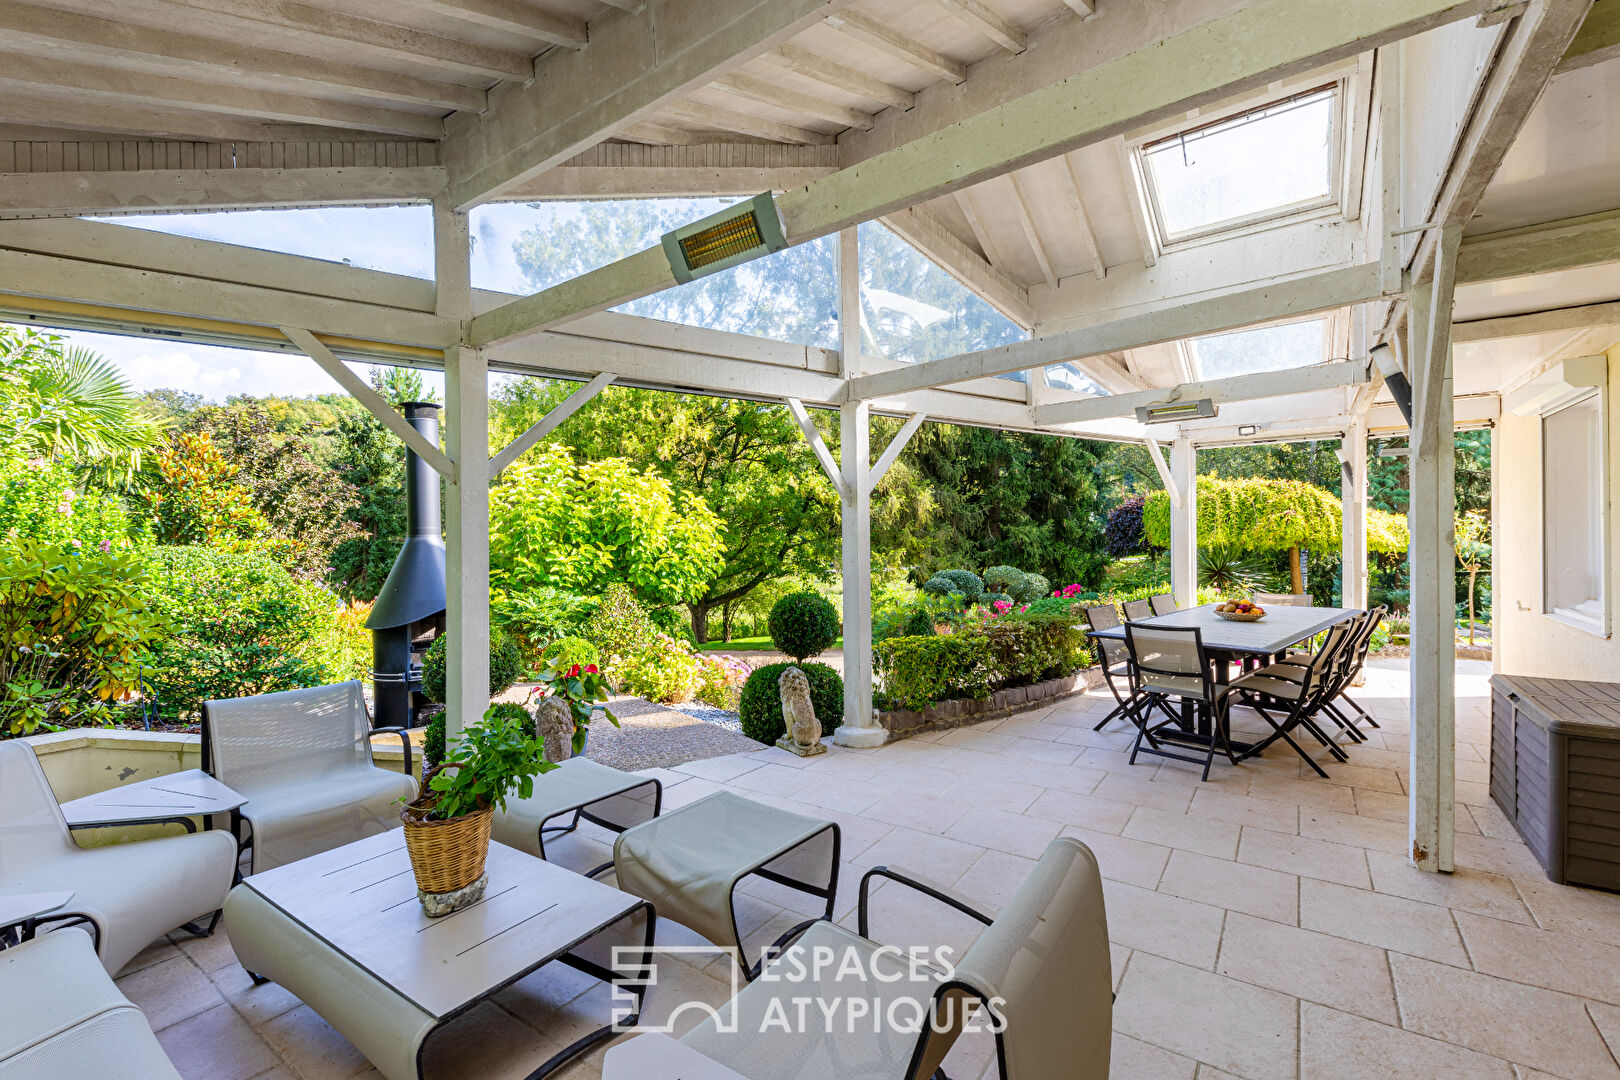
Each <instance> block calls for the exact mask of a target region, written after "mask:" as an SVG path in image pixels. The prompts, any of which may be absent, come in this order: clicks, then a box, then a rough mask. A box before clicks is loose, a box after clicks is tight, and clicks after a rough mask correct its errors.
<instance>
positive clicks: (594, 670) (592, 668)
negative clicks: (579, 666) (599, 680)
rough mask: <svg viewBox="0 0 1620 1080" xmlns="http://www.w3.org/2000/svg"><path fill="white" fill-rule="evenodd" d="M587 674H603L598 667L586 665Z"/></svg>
mask: <svg viewBox="0 0 1620 1080" xmlns="http://www.w3.org/2000/svg"><path fill="white" fill-rule="evenodd" d="M585 674H587V675H598V674H601V673H600V672H599V671H598V670H597V667H596V665H595V664H586V665H585Z"/></svg>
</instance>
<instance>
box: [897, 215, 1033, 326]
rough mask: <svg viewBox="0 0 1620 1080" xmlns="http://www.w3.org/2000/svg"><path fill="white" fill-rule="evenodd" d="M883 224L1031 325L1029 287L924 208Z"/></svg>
mask: <svg viewBox="0 0 1620 1080" xmlns="http://www.w3.org/2000/svg"><path fill="white" fill-rule="evenodd" d="M882 221H883V223H884V224H885V225H887V226H888V227H889V228H891V229H893V230H894V231H895V233H896V234H897V235H898V236H900V238H901V239H903V240H905V241H906V242H907V243H908V244H910V245H911V246H912V247H914V248H916V249H917V250H918V251H920V252H922V253H923V254H924V255H926V256H928V258H930V259H932V260H933V261H934V262H935V263H937V264H938V265H939V266H940V267H941V268H942V269H944V271H945V272H946V273H948V274H950V275H951V276H952V277H954V278H955V279H956V280H957V281H960V282H961V283H962V284H963V285H966V286H967V287H968V288H969V289H972V290H973V291H974V292H975V293H977V294H978V295H979V296H981V297H983V298H984V299H985V300H986V301H988V302H989V303H990V305H991V306H992V307H994V308H995V309H996V310H998V311H1000V312H1001V313H1002V314H1003V315H1005V316H1007V318H1009V319H1011V320H1012V321H1013V322H1015V323H1017V324H1018V325H1019V326H1022V327H1024V328H1025V329H1028V328H1029V327H1030V326H1032V325H1034V322H1035V311H1034V309H1033V308H1031V307H1030V305H1029V290H1027V289H1025V288H1024V287H1023V286H1022V285H1020V284H1018V282H1016V281H1014V280H1013V279H1012V278H1010V277H1008V276H1007V275H1006V274H1004V273H1002V272H1001V271H1000V270H998V269H997V268H996V267H995V266H993V265H991V264H990V263H988V262H986V261H985V260H984V259H982V258H980V257H979V254H978V252H976V251H974V250H973V249H972V248H970V247H968V246H967V245H966V244H964V243H962V241H961V240H959V239H957V238H956V236H955V234H954V233H952V232H951V231H950V230H949V229H947V228H945V226H943V225H941V224H940V223H939V220H938V219H937V218H935V217H934V215H933V214H932V213H931V212H930V211H929V210H928V208H927V207H921V206H913V207H910V208H909V209H906V210H901V211H898V212H897V213H893V214H889V215H888V216H887V217H884V218H883V219H882Z"/></svg>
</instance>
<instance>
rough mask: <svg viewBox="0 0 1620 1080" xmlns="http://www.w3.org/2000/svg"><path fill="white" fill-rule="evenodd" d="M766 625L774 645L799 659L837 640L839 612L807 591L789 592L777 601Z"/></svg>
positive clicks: (819, 650)
mask: <svg viewBox="0 0 1620 1080" xmlns="http://www.w3.org/2000/svg"><path fill="white" fill-rule="evenodd" d="M766 626H767V627H768V628H769V630H770V632H771V641H772V642H774V643H775V645H776V647H777V648H778V649H781V650H782V651H783V652H785V653H787V654H788V655H789V656H791V657H794V658H796V659H799V660H803V659H804V658H805V657H808V656H815V655H816V654H817V653H819V652H821V650H823V649H825V648H827V647H828V646H829V645H831V644H832V643H833V642H835V641H837V640H838V612H836V611H834V610H833V606H832V605H831V604H829V603H828V602H827V601H826V600H825V599H823V598H822V597H819V596H817V595H816V594H815V593H810V592H796V593H788V594H787V595H786V596H784V597H782V599H780V600H778V601H777V602H776V603H775V604H774V605H772V607H771V615H770V618H769V619H768V620H767V621H766Z"/></svg>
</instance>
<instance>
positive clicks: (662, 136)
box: [501, 120, 725, 200]
mask: <svg viewBox="0 0 1620 1080" xmlns="http://www.w3.org/2000/svg"><path fill="white" fill-rule="evenodd" d="M724 134H725V133H724V132H716V131H693V130H692V129H691V128H682V127H675V126H674V125H672V124H661V123H659V122H658V121H656V120H638V121H636V122H635V123H634V124H629V125H626V126H625V127H624V128H621V129H620V131H619V133H618V138H621V139H626V140H628V141H630V142H636V143H641V144H643V145H646V146H706V145H712V144H713V143H714V142H715V140H716V138H717V137H723V136H724ZM596 145H598V146H601V145H602V144H601V143H597V144H596ZM545 178H546V174H545V173H537V174H536V175H535V177H534V178H533V180H532V181H525V182H524V183H523V184H521V185H518V186H516V187H511V188H507V189H506V190H505V191H503V192H502V193H501V199H505V200H512V199H517V198H519V197H520V196H519V192H521V191H524V190H526V189H527V185H528V184H529V183H531V182H535V181H544V180H545Z"/></svg>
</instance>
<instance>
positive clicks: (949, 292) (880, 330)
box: [860, 221, 1029, 363]
mask: <svg viewBox="0 0 1620 1080" xmlns="http://www.w3.org/2000/svg"><path fill="white" fill-rule="evenodd" d="M860 230H861V231H860V239H861V344H862V347H863V348H864V349H865V350H866V352H867V353H868V354H870V355H874V356H882V357H885V358H887V359H890V360H902V361H905V362H906V363H921V362H925V361H928V360H938V359H939V358H941V357H944V356H955V355H956V354H957V353H965V352H975V351H977V350H979V349H988V348H990V347H992V346H994V345H1006V344H1009V343H1011V342H1014V341H1023V340H1025V339H1026V338H1028V337H1029V335H1028V334H1026V333H1025V332H1024V331H1023V329H1021V328H1020V327H1019V326H1018V324H1017V323H1014V322H1013V321H1011V320H1010V319H1008V318H1007V317H1006V316H1004V315H1002V314H1001V312H999V311H997V310H996V309H995V308H993V307H991V306H990V304H989V303H987V302H986V301H985V300H983V299H981V298H980V297H979V296H978V295H977V294H976V293H974V292H973V291H972V290H971V289H969V288H968V287H967V286H965V285H963V284H962V283H961V282H959V281H957V280H956V279H955V278H953V277H951V275H949V274H947V273H946V272H945V271H944V270H941V269H940V268H939V267H938V266H937V265H936V264H935V263H934V261H933V260H932V259H930V258H928V256H926V255H924V254H923V253H922V252H920V251H918V250H917V249H916V248H914V247H912V246H911V245H910V244H908V243H906V242H905V241H904V240H902V239H901V238H900V237H899V236H898V235H896V234H895V233H894V232H892V231H890V230H889V229H887V228H885V227H884V226H882V225H880V224H878V223H877V222H875V221H868V222H866V223H865V224H863V225H861V227H860Z"/></svg>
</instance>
